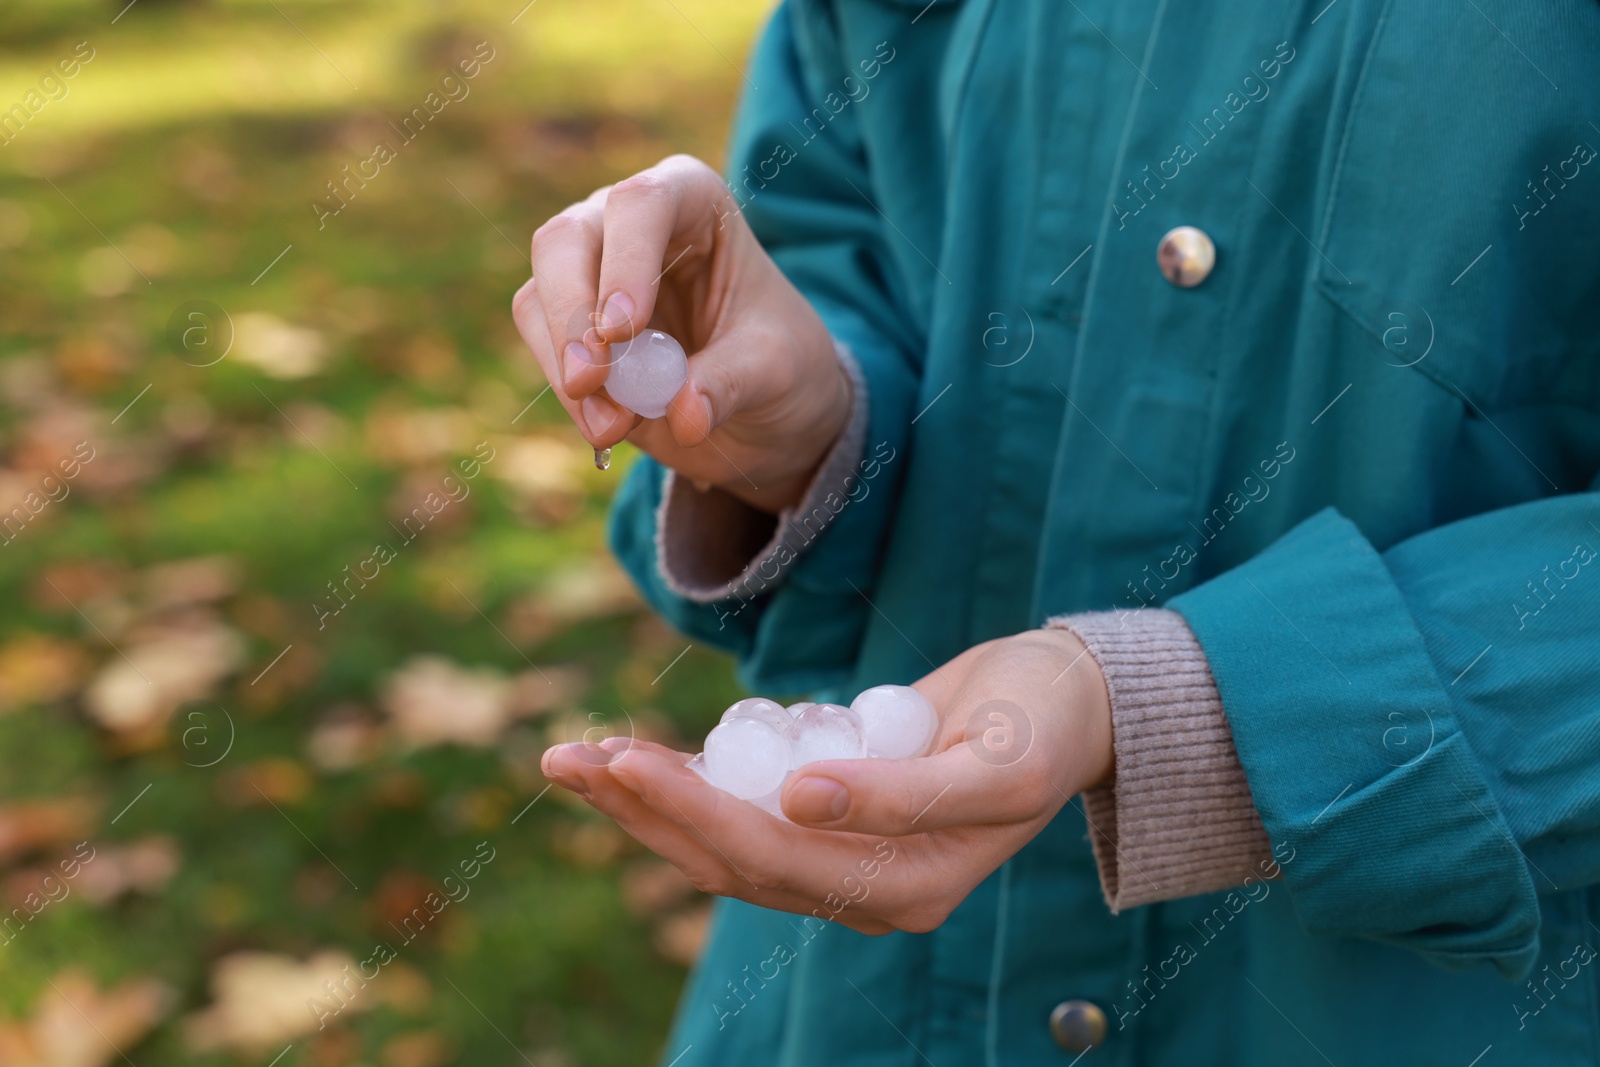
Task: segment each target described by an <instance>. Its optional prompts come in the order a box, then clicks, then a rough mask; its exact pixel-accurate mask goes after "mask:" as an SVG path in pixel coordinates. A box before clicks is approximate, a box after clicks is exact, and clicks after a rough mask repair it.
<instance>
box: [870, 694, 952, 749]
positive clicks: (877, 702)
mask: <svg viewBox="0 0 1600 1067" xmlns="http://www.w3.org/2000/svg"><path fill="white" fill-rule="evenodd" d="M850 709H851V710H852V711H854V712H855V713H856V714H857V715H858V716H860V718H861V722H862V724H863V727H864V731H865V741H866V746H867V754H868V755H869V756H874V757H880V758H882V759H909V758H911V757H912V756H920V755H922V754H924V753H925V752H927V750H928V746H929V745H930V744H931V743H932V742H933V735H934V732H935V731H936V730H937V729H938V727H939V715H938V713H937V712H936V711H934V709H933V705H932V704H931V703H929V702H928V698H927V697H925V696H923V695H922V694H921V693H919V692H917V690H915V689H913V688H912V687H911V686H909V685H875V686H873V687H872V688H871V689H868V690H865V691H863V692H862V693H861V695H860V696H858V697H856V698H855V699H854V700H852V701H851V702H850Z"/></svg>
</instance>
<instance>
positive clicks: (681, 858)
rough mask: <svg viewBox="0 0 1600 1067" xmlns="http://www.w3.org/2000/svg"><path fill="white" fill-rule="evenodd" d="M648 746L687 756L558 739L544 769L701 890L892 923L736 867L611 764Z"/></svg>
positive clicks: (670, 759)
mask: <svg viewBox="0 0 1600 1067" xmlns="http://www.w3.org/2000/svg"><path fill="white" fill-rule="evenodd" d="M647 750H648V751H650V752H651V753H652V755H653V756H654V757H655V758H657V759H660V760H662V761H663V762H664V763H667V764H676V765H678V766H681V765H682V762H683V760H684V759H685V757H684V755H683V754H682V753H679V752H674V751H673V750H671V749H668V748H665V747H663V746H661V745H655V744H648V743H645V742H639V741H632V742H629V741H628V740H626V739H610V740H608V741H606V742H604V743H603V744H600V745H590V744H573V745H558V746H556V747H555V748H552V749H550V750H549V751H548V752H546V753H545V759H544V767H545V773H546V775H547V776H549V777H550V778H551V779H552V780H553V781H555V782H556V784H558V785H561V786H562V787H564V788H567V789H572V790H574V791H575V792H578V793H579V795H580V796H582V797H583V798H584V799H585V800H586V801H588V802H589V803H590V804H591V805H593V806H594V807H595V808H596V809H597V810H599V811H601V812H603V813H604V814H606V815H608V816H610V817H611V818H612V819H614V820H615V821H616V823H617V825H619V826H620V827H622V829H623V830H625V831H626V832H627V833H628V834H629V835H630V836H632V837H633V838H634V839H635V840H637V841H638V842H639V843H640V844H642V845H644V846H645V847H646V848H648V849H650V851H652V852H654V853H656V854H657V855H658V856H660V857H662V858H663V859H665V860H667V861H668V862H669V863H671V864H673V865H674V866H675V867H677V868H678V869H679V870H681V871H683V872H684V874H685V875H686V876H688V878H689V880H690V881H691V882H692V883H694V885H695V887H696V888H697V889H699V890H700V891H701V892H704V893H712V894H715V895H718V896H727V897H735V898H737V899H740V900H745V901H748V902H750V903H752V904H757V905H760V906H761V907H764V908H773V909H775V910H779V911H787V912H793V913H795V914H799V915H815V916H816V917H818V918H822V919H826V920H832V921H837V922H839V923H841V924H842V925H845V926H848V927H850V928H851V929H853V930H857V931H859V932H861V933H866V934H884V933H888V932H890V931H891V930H892V929H894V928H893V927H891V926H890V925H889V924H887V923H885V922H882V921H881V920H878V919H874V918H872V917H870V916H868V915H866V914H865V913H861V912H856V911H850V910H845V909H844V908H842V907H840V906H834V907H825V906H824V904H823V903H820V902H819V901H816V900H811V899H809V898H807V897H803V896H799V895H796V894H793V893H787V892H784V891H782V890H779V889H775V888H772V887H768V886H762V885H758V884H757V883H756V882H755V881H753V880H751V879H749V878H747V877H745V876H744V875H743V874H741V873H739V872H738V871H736V870H735V869H734V867H733V866H731V865H730V864H729V863H728V862H727V860H726V858H725V857H722V856H721V855H719V854H718V853H717V852H716V851H715V849H714V847H712V846H710V845H707V844H705V843H703V842H702V841H700V840H697V839H696V837H695V836H694V835H692V834H691V833H688V832H685V830H684V829H682V828H681V827H680V826H679V825H678V824H677V823H675V822H673V821H671V820H669V819H667V818H665V817H664V816H662V815H661V814H660V813H659V812H657V811H655V810H654V809H653V808H651V807H650V806H649V805H648V804H646V803H645V801H644V800H643V799H642V798H641V797H640V796H639V795H638V794H637V793H636V792H634V791H633V790H631V789H629V788H627V787H625V786H623V785H622V783H621V782H619V781H618V780H617V779H616V778H615V776H613V774H612V773H611V769H612V768H613V767H615V766H618V765H620V764H621V763H623V762H626V761H627V760H628V759H631V758H632V755H633V753H634V752H643V751H647ZM608 761H610V762H608ZM686 773H688V772H686ZM697 781H698V779H697ZM699 784H700V785H701V786H702V787H703V788H704V789H705V790H706V791H707V792H709V793H714V794H717V796H718V797H720V798H722V799H723V800H725V801H726V802H728V803H730V804H736V805H737V806H739V807H741V808H748V807H749V805H746V804H742V803H740V802H738V801H736V800H734V798H732V797H728V796H727V795H726V794H721V793H718V791H717V790H714V789H712V788H711V787H710V786H709V785H707V784H705V783H704V782H700V783H699ZM751 810H752V811H755V809H751ZM755 813H756V814H757V815H759V816H761V817H762V818H763V819H765V820H766V821H768V822H769V823H770V822H772V821H774V820H772V819H771V817H770V816H767V815H766V814H765V813H764V812H760V811H756V812H755Z"/></svg>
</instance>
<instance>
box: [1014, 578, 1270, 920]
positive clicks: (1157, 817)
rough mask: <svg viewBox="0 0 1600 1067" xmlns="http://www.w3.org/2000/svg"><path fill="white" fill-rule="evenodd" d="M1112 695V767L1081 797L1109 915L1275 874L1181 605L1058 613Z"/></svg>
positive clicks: (1058, 621) (1057, 621) (1053, 622)
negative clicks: (1170, 608) (1107, 775)
mask: <svg viewBox="0 0 1600 1067" xmlns="http://www.w3.org/2000/svg"><path fill="white" fill-rule="evenodd" d="M1045 625H1046V626H1050V627H1057V628H1061V629H1067V630H1071V631H1072V632H1073V633H1074V634H1076V635H1077V636H1078V638H1079V639H1080V640H1082V641H1083V643H1084V644H1085V645H1086V646H1088V649H1089V654H1090V655H1092V656H1093V657H1094V658H1095V662H1096V663H1098V664H1099V665H1100V670H1101V673H1102V674H1104V676H1105V681H1106V690H1107V692H1108V693H1109V694H1110V697H1111V730H1112V738H1113V746H1114V752H1115V771H1114V773H1113V776H1112V781H1111V783H1110V784H1108V785H1103V786H1098V787H1096V788H1094V789H1090V790H1087V791H1085V792H1084V794H1083V806H1084V815H1085V817H1086V818H1087V820H1088V822H1089V827H1090V831H1089V839H1090V842H1091V843H1092V845H1093V848H1094V857H1095V863H1096V865H1097V866H1098V867H1099V870H1100V887H1101V889H1102V891H1103V892H1104V893H1105V898H1106V903H1107V904H1108V905H1109V906H1110V908H1111V911H1112V912H1113V913H1116V912H1119V911H1122V910H1124V909H1126V908H1132V907H1137V906H1139V905H1141V904H1151V903H1154V902H1156V901H1161V900H1175V899H1178V898H1180V897H1188V896H1195V895H1198V894H1201V893H1211V892H1216V891H1219V890H1223V889H1230V888H1233V887H1235V886H1239V885H1242V884H1244V883H1245V882H1246V880H1247V879H1249V878H1251V877H1254V878H1257V879H1260V878H1261V877H1263V876H1264V875H1265V874H1267V873H1268V872H1272V873H1275V870H1276V868H1275V865H1274V864H1273V862H1272V845H1271V841H1270V840H1269V839H1268V837H1267V833H1266V831H1265V830H1264V829H1263V828H1262V825H1261V818H1260V816H1259V815H1257V814H1256V808H1255V803H1254V802H1253V800H1252V799H1251V796H1250V786H1249V783H1248V782H1247V781H1246V780H1245V774H1244V767H1243V766H1242V765H1241V764H1240V762H1239V754H1238V752H1237V751H1235V749H1234V744H1233V735H1232V733H1231V732H1230V731H1229V729H1228V720H1227V718H1226V717H1225V716H1224V715H1223V712H1222V698H1221V696H1220V695H1219V694H1218V692H1217V685H1216V682H1215V681H1214V680H1213V679H1212V677H1211V668H1210V667H1209V666H1208V665H1207V663H1206V656H1205V652H1204V651H1202V650H1201V648H1200V644H1199V642H1198V641H1196V640H1195V636H1194V634H1193V633H1192V632H1191V631H1190V629H1189V625H1188V624H1187V623H1186V622H1184V620H1183V617H1182V616H1181V615H1179V614H1177V613H1176V612H1172V611H1164V610H1158V609H1148V610H1143V611H1139V612H1137V613H1134V614H1133V615H1126V614H1124V613H1120V612H1090V613H1087V614H1081V615H1062V616H1057V617H1056V618H1053V619H1050V620H1048V621H1047V622H1046V624H1045Z"/></svg>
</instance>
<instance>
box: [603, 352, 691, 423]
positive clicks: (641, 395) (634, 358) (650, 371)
mask: <svg viewBox="0 0 1600 1067" xmlns="http://www.w3.org/2000/svg"><path fill="white" fill-rule="evenodd" d="M688 378H689V360H688V357H687V356H685V355H684V353H683V346H682V345H680V344H679V343H678V342H677V341H676V340H675V339H674V338H673V337H672V335H671V334H668V333H663V332H662V331H660V330H645V331H644V332H642V333H640V334H638V335H637V336H635V337H634V338H633V339H632V340H630V341H625V342H619V343H617V344H613V345H612V346H611V365H610V369H609V370H607V371H606V392H607V393H608V394H610V396H611V399H612V400H615V401H616V402H617V403H618V404H621V405H622V406H623V407H625V408H627V409H628V410H629V411H632V412H634V413H635V414H638V415H643V416H644V417H645V418H647V419H659V418H660V417H661V416H663V415H665V414H666V413H667V405H668V404H670V403H671V402H672V398H673V397H675V396H677V395H678V390H679V389H682V388H683V383H684V382H685V381H687V380H688Z"/></svg>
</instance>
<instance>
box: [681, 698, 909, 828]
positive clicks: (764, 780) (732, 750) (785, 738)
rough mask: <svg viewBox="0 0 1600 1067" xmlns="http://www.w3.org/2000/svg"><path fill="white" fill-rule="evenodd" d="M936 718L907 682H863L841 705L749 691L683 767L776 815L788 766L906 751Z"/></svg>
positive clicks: (790, 770) (906, 755) (901, 755)
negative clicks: (750, 694) (789, 701)
mask: <svg viewBox="0 0 1600 1067" xmlns="http://www.w3.org/2000/svg"><path fill="white" fill-rule="evenodd" d="M938 725H939V718H938V715H937V713H936V712H935V711H934V710H933V705H932V704H930V703H929V702H928V698H927V697H925V696H923V695H922V694H921V693H919V692H917V691H916V690H915V689H913V688H911V687H910V686H908V685H880V686H874V687H873V688H871V689H868V690H866V691H865V692H863V693H862V694H861V695H860V696H858V697H856V698H855V700H853V701H851V702H850V706H849V707H844V706H843V705H841V704H810V703H801V704H791V705H789V706H788V707H784V706H783V705H782V704H779V703H778V702H777V701H775V700H768V699H766V698H765V697H751V698H750V699H748V700H741V701H739V702H738V703H737V704H735V705H733V707H731V708H729V709H728V710H727V711H725V712H723V713H722V722H721V723H719V724H718V725H717V726H716V728H715V729H713V730H712V731H711V732H710V733H709V734H707V735H706V742H705V751H704V752H701V753H699V754H698V755H696V756H695V757H694V758H693V759H691V760H690V761H689V767H690V769H691V770H693V771H695V772H696V773H697V774H699V775H700V776H701V777H702V778H704V779H705V780H706V781H708V782H710V783H711V784H712V785H714V786H716V787H717V788H718V789H720V790H722V791H723V792H724V793H731V794H733V795H734V796H736V797H738V798H740V799H741V800H748V801H750V802H751V803H752V804H754V805H756V807H758V808H760V809H762V810H763V811H766V812H768V813H770V814H772V815H776V816H777V817H778V818H780V819H782V818H784V817H785V816H784V814H783V809H782V807H781V806H780V805H779V803H778V798H779V796H780V795H781V794H782V792H783V786H784V783H786V782H787V781H788V780H789V776H790V775H791V774H793V773H794V772H795V771H797V770H799V769H800V768H801V767H804V766H805V765H806V764H808V763H815V762H817V761H818V760H835V759H866V758H873V759H909V758H911V757H912V756H921V755H923V754H925V753H926V752H927V751H928V746H929V745H930V744H932V742H933V735H934V732H935V730H936V729H937V728H938Z"/></svg>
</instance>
